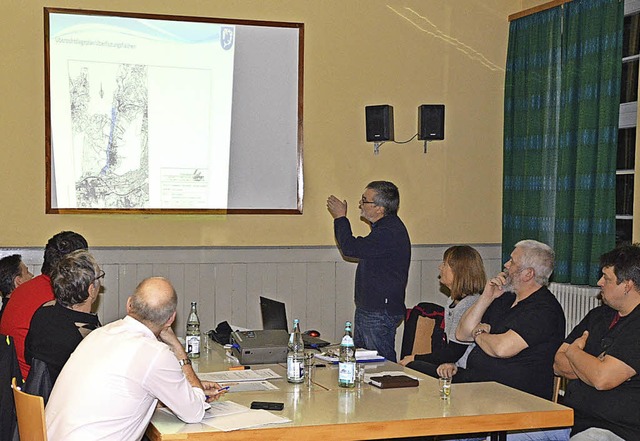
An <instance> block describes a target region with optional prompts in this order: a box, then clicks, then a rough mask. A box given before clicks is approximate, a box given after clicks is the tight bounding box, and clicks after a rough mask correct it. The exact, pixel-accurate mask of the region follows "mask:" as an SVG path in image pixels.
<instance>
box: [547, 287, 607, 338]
mask: <svg viewBox="0 0 640 441" xmlns="http://www.w3.org/2000/svg"><path fill="white" fill-rule="evenodd" d="M549 290H550V291H551V292H552V293H554V294H555V296H556V297H557V299H558V302H560V305H562V309H563V310H564V315H565V317H566V319H567V328H566V332H565V333H566V334H567V335H568V334H569V332H571V331H572V330H573V328H574V327H575V326H576V325H577V324H578V323H580V321H581V320H582V319H583V318H584V316H585V315H587V312H589V311H591V310H592V309H593V308H595V307H596V306H600V299H599V296H598V294H600V288H594V287H592V286H580V285H569V284H566V283H550V284H549Z"/></svg>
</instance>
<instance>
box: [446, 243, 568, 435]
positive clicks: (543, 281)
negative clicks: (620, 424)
mask: <svg viewBox="0 0 640 441" xmlns="http://www.w3.org/2000/svg"><path fill="white" fill-rule="evenodd" d="M553 264H554V252H553V250H552V249H551V247H549V246H548V245H546V244H544V243H541V242H538V241H535V240H523V241H520V242H518V243H517V244H516V245H515V249H514V250H513V252H512V253H511V258H510V259H509V261H508V262H507V263H505V265H504V271H503V272H501V273H499V274H498V275H497V276H496V277H494V278H493V279H491V280H489V281H488V282H487V284H486V285H485V288H484V291H483V292H482V294H481V295H480V299H478V301H477V302H476V303H475V304H474V305H473V306H471V308H469V309H468V310H467V311H466V312H465V314H464V315H463V316H462V319H461V320H460V323H459V324H458V329H457V330H456V338H458V340H461V341H473V342H475V347H474V348H473V350H471V352H470V353H469V358H468V359H467V368H466V369H458V367H457V366H456V365H455V364H451V363H446V364H442V365H440V366H438V369H437V371H438V374H439V375H440V376H443V377H451V376H453V381H454V382H471V381H496V382H498V383H502V384H505V385H507V386H510V387H513V388H515V389H519V390H522V391H524V392H528V393H530V394H533V395H537V396H539V397H542V398H546V399H549V400H550V399H551V398H552V395H553V379H554V374H553V358H554V356H555V353H556V350H557V349H558V348H559V347H560V344H561V343H562V340H563V339H564V331H565V317H564V311H563V310H562V306H560V303H558V300H557V299H556V297H555V296H554V295H553V294H552V293H551V291H549V289H548V288H547V286H546V285H547V284H548V282H549V277H550V276H551V273H552V272H553ZM568 438H569V430H568V429H554V430H541V431H533V432H520V433H509V434H508V436H507V440H509V441H522V440H535V441H542V440H545V441H552V440H553V441H555V440H567V439H568ZM473 439H484V438H473Z"/></svg>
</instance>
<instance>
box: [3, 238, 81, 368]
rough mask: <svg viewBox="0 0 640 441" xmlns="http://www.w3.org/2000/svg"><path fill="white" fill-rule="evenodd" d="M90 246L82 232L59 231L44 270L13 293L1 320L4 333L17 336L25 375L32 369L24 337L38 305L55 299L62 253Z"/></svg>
mask: <svg viewBox="0 0 640 441" xmlns="http://www.w3.org/2000/svg"><path fill="white" fill-rule="evenodd" d="M87 248H89V245H88V244H87V241H86V240H85V238H84V237H82V236H81V235H80V234H78V233H74V232H73V231H62V232H60V233H58V234H56V235H55V236H53V237H52V238H51V239H49V242H47V245H46V247H45V249H44V262H43V263H42V269H41V270H40V271H41V273H42V274H40V275H39V276H37V277H34V278H33V279H31V280H29V281H28V282H26V283H23V284H22V285H20V286H19V287H17V288H16V289H15V291H13V294H11V299H10V301H9V302H8V303H7V307H6V308H5V310H4V313H3V314H2V320H1V321H0V334H5V335H10V336H11V337H13V341H14V343H15V346H16V355H17V356H18V364H19V365H20V371H21V372H22V378H25V379H26V378H27V376H28V375H29V369H30V366H29V365H28V364H27V362H26V361H25V359H24V340H25V338H27V333H28V332H29V325H30V324H31V318H32V317H33V314H34V313H35V312H36V309H38V308H39V307H40V306H42V305H43V304H44V303H46V302H49V301H51V300H53V299H54V296H53V288H52V287H51V279H50V275H51V271H52V270H53V267H54V266H55V265H56V264H57V263H58V261H59V260H60V259H61V258H62V257H64V256H66V255H67V254H69V253H71V252H73V251H75V250H83V249H87Z"/></svg>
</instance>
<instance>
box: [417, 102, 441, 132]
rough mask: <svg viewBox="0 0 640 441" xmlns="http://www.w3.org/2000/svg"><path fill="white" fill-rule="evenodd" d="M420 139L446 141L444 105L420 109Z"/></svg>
mask: <svg viewBox="0 0 640 441" xmlns="http://www.w3.org/2000/svg"><path fill="white" fill-rule="evenodd" d="M418 139H419V140H425V139H426V140H432V139H439V140H442V139H444V104H423V105H421V106H420V107H418Z"/></svg>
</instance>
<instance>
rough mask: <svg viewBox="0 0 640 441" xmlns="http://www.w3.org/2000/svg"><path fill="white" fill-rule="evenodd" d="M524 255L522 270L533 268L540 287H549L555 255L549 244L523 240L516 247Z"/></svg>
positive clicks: (521, 263)
mask: <svg viewBox="0 0 640 441" xmlns="http://www.w3.org/2000/svg"><path fill="white" fill-rule="evenodd" d="M515 248H520V249H521V250H522V251H523V253H522V262H520V266H521V267H522V268H531V269H532V270H533V272H534V273H535V276H534V279H535V281H536V282H537V283H538V284H540V285H545V286H546V285H547V284H548V283H549V277H551V273H552V272H553V264H554V260H555V253H554V252H553V249H551V247H550V246H549V245H547V244H544V243H542V242H538V241H537V240H531V239H527V240H521V241H520V242H518V243H517V244H516V245H515Z"/></svg>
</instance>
